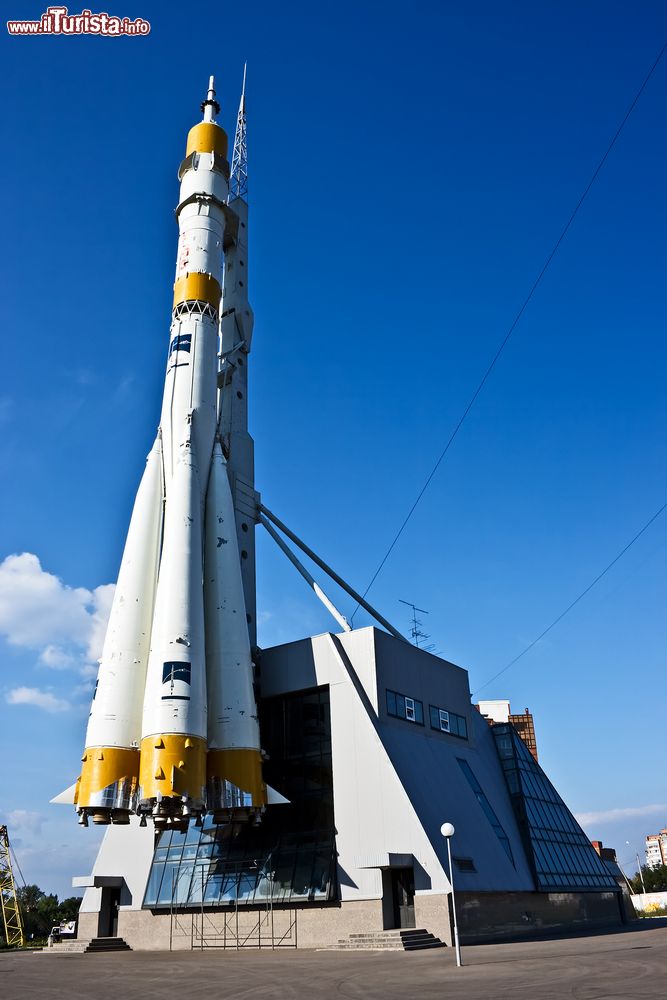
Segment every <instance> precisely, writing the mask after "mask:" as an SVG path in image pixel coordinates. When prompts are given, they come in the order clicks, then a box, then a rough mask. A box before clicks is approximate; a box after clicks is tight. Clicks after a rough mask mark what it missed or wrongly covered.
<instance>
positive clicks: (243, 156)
mask: <svg viewBox="0 0 667 1000" xmlns="http://www.w3.org/2000/svg"><path fill="white" fill-rule="evenodd" d="M247 65H248V64H247V63H245V64H244V66H243V87H242V89H241V100H240V101H239V113H238V115H237V117H236V134H235V135H234V152H233V153H232V172H231V176H230V179H229V181H230V187H229V197H230V200H233V199H234V198H243V199H244V200H245V201H247V200H248V144H247V135H246V125H247V122H246V113H245V77H246V69H247Z"/></svg>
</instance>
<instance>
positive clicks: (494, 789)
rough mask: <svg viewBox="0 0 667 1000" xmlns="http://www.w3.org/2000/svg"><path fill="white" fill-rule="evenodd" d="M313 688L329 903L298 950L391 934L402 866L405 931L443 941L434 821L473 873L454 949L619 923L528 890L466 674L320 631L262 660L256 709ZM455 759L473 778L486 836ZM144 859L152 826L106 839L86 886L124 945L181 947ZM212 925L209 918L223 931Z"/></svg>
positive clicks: (584, 901) (467, 877)
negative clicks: (333, 899)
mask: <svg viewBox="0 0 667 1000" xmlns="http://www.w3.org/2000/svg"><path fill="white" fill-rule="evenodd" d="M323 685H326V686H328V689H329V701H330V707H331V742H332V757H333V783H334V811H335V827H336V845H337V849H338V854H339V857H338V877H339V886H340V897H341V901H340V904H338V905H330V904H329V905H326V904H325V905H322V904H318V903H311V904H307V905H304V906H301V907H299V909H298V935H299V943H300V945H301V946H302V947H317V946H324V945H327V944H332V943H335V941H336V940H338V938H340V937H344V936H345V935H347V934H349V933H355V932H358V931H363V930H378V931H379V930H382V929H384V928H387V927H388V926H392V923H393V906H392V903H391V896H390V887H391V878H390V873H391V870H392V869H393V868H405V867H411V868H412V869H413V872H414V883H415V900H414V906H415V923H416V925H417V926H418V927H419V926H423V927H426V928H427V929H428V930H430V931H431V932H432V933H434V934H436V935H437V936H439V937H440V938H441V939H443V940H444V941H447V942H448V941H450V922H449V909H448V907H449V899H450V895H449V889H450V885H449V877H448V874H449V869H448V860H447V848H446V842H445V840H444V838H443V837H442V835H441V834H440V827H441V825H442V823H443V822H445V821H447V822H451V823H453V824H454V826H455V828H456V832H455V835H454V837H453V838H452V844H451V846H452V853H453V855H454V857H455V858H456V857H462V858H469V859H472V862H473V868H472V870H471V871H459V870H455V882H456V888H457V901H459V900H460V907H461V908H460V911H459V912H460V917H461V930H462V934H463V935H464V939H465V937H466V936H467V938H468V939H469V940H473V939H475V938H477V937H485V936H487V937H488V936H492V937H497V936H499V935H507V934H518V933H521V934H523V933H525V932H526V931H527V930H529V931H534V930H545V929H551V928H559V927H566V926H586V925H588V924H590V923H592V922H594V921H598V922H601V923H603V924H606V923H613V922H614V921H616V922H618V921H619V920H620V914H619V910H618V902H617V899H616V897H615V895H614V894H613V893H549V894H537V893H535V892H534V885H535V884H534V880H533V875H532V872H531V869H530V866H529V863H528V860H527V858H526V855H525V852H524V847H523V842H522V839H521V835H520V831H519V828H518V826H517V822H516V819H515V815H514V811H513V808H512V803H511V800H510V796H509V793H508V791H507V785H506V782H505V778H504V775H503V771H502V767H501V764H500V760H499V757H498V753H497V750H496V746H495V742H494V738H493V732H492V729H491V728H490V727H489V725H488V724H487V722H486V721H485V720H484V718H483V717H482V716H480V714H479V713H478V712H477V711H475V710H473V709H472V706H471V704H470V692H469V688H468V678H467V673H466V671H465V670H462V669H461V668H460V667H457V666H455V665H454V664H449V663H447V662H446V661H443V660H441V659H439V658H438V657H435V656H432V655H431V654H429V653H426V652H425V651H423V650H420V649H417V648H415V647H414V646H411V645H409V644H407V643H405V642H402V641H400V640H397V639H394V638H393V637H391V636H389V635H387V634H386V633H384V632H380V631H378V630H376V629H374V628H367V629H360V630H356V631H354V632H351V633H344V634H343V635H332V634H330V633H325V634H323V635H320V636H315V637H313V638H309V639H305V640H303V641H300V642H296V643H290V644H288V645H286V646H280V647H274V648H273V649H269V650H265V651H264V652H263V655H262V660H261V692H262V697H264V698H270V697H272V696H276V695H283V694H287V693H290V692H297V691H303V690H304V689H312V688H314V687H318V686H323ZM387 689H390V690H393V691H398V692H401V693H402V694H404V695H407V696H409V697H413V698H414V699H416V700H419V701H421V702H422V703H423V706H424V723H425V724H424V725H422V726H420V725H417V724H415V723H412V722H409V721H408V720H407V719H403V718H395V717H392V716H390V715H389V714H388V713H387V703H386V690H387ZM430 704H432V705H434V706H438V707H441V708H444V709H446V710H448V711H450V712H453V713H457V714H460V715H461V716H463V717H465V718H466V720H467V725H468V739H463V738H459V737H457V736H455V735H453V734H451V733H444V732H441V731H440V730H439V729H438V730H435V729H432V728H431V726H430V724H429V717H428V706H429V705H430ZM460 761H465V762H466V763H467V764H468V765H469V767H470V768H471V769H472V771H473V773H474V777H475V778H476V780H477V782H478V783H479V785H480V786H481V788H482V790H483V793H484V797H485V799H486V805H487V806H490V807H491V809H492V811H493V814H494V816H495V826H494V824H493V823H492V821H491V820H490V819H489V810H488V808H484V807H483V805H482V804H481V803H480V801H479V796H478V794H477V793H476V792H475V791H474V789H473V788H472V787H471V784H470V782H469V780H468V779H467V778H466V775H465V774H464V771H463V770H462V768H461V766H460V763H459V762H460ZM275 808H280V807H279V806H276V807H275ZM498 824H500V826H501V828H502V831H503V834H504V837H505V838H506V840H507V841H508V842H509V845H510V847H511V857H510V856H509V854H508V851H507V850H506V846H507V845H506V843H505V846H503V842H502V841H501V838H500V836H499V834H498V832H497V829H496V827H497V825H498ZM152 854H153V829H152V827H151V826H150V825H149V826H147V827H145V828H141V827H139V826H138V821H133V823H132V824H131V825H130V826H129V827H110V828H109V829H108V831H107V833H106V836H105V838H104V841H103V844H102V847H101V849H100V853H99V855H98V858H97V861H96V864H95V868H94V874H95V875H113V876H118V875H122V876H123V877H124V879H125V890H124V893H123V896H122V898H121V906H120V911H119V922H118V933H119V934H120V935H121V936H123V937H125V938H126V940H127V941H128V943H129V944H130V945H131V946H132V947H134V948H140V949H141V948H157V949H161V948H168V947H170V943H171V947H172V948H190V947H191V943H192V942H191V936H190V935H189V933H188V932H187V929H186V930H183V927H186V925H187V922H188V921H187V919H185V921H183V920H181V921H180V928H181V929H180V930H179V932H178V933H177V934H174V923H173V922H172V920H171V919H170V915H169V913H166V912H161V913H153V912H151V911H150V910H142V909H141V906H142V901H143V896H144V890H145V887H146V882H147V878H148V873H149V870H150V865H151V860H152ZM99 906H100V890H96V889H89V890H87V891H86V895H85V897H84V900H83V904H82V907H81V917H80V934H81V936H86V935H87V936H94V934H96V933H97V930H96V923H95V928H93V922H96V916H97V910H98V909H99ZM246 912H251V911H246ZM220 913H221V911H218V917H216V918H215V919H218V920H219V919H222V917H221V916H220ZM179 919H180V918H179ZM189 919H190V926H192V918H191V917H190V918H189ZM212 919H213V916H212ZM244 919H245V918H244ZM248 919H250V920H252V919H253V918H252V917H251V916H250V917H248ZM176 923H177V924H178V923H179V921H177V922H176Z"/></svg>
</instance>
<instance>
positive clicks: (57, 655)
mask: <svg viewBox="0 0 667 1000" xmlns="http://www.w3.org/2000/svg"><path fill="white" fill-rule="evenodd" d="M39 662H40V663H43V664H44V666H45V667H52V668H53V669H54V670H67V669H68V668H69V667H73V666H74V665H75V664H76V657H74V656H72V654H71V653H67V652H66V651H65V650H64V649H61V648H60V646H53V645H48V646H45V647H44V649H43V650H42V652H41V653H40V654H39Z"/></svg>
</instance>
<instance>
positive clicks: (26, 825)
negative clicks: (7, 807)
mask: <svg viewBox="0 0 667 1000" xmlns="http://www.w3.org/2000/svg"><path fill="white" fill-rule="evenodd" d="M44 819H45V817H44V816H42V815H41V814H40V813H38V812H33V811H32V810H30V809H12V811H11V812H9V813H7V820H6V822H7V826H9V827H11V829H12V830H13V831H14V830H15V831H16V832H17V833H24V834H25V833H28V834H39V833H41V832H42V825H43V823H44Z"/></svg>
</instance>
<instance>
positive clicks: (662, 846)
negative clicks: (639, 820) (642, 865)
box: [646, 830, 667, 868]
mask: <svg viewBox="0 0 667 1000" xmlns="http://www.w3.org/2000/svg"><path fill="white" fill-rule="evenodd" d="M646 864H647V865H648V866H649V868H659V867H660V865H667V830H661V831H660V833H651V834H649V835H648V836H647V838H646Z"/></svg>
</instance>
